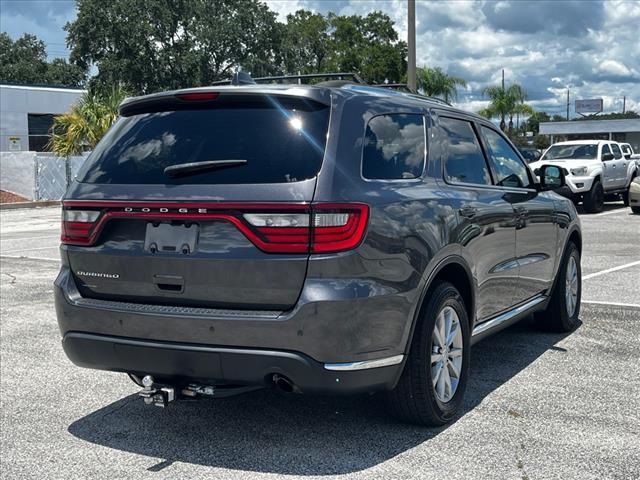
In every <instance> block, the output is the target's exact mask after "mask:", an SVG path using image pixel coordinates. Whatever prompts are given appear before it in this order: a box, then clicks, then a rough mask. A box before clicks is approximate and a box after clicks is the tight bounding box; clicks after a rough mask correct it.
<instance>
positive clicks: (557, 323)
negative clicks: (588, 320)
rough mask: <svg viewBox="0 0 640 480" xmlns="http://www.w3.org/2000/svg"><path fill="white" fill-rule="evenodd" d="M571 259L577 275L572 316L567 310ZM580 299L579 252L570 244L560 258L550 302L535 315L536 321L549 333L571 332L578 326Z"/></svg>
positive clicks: (580, 274)
mask: <svg viewBox="0 0 640 480" xmlns="http://www.w3.org/2000/svg"><path fill="white" fill-rule="evenodd" d="M571 258H573V259H574V261H575V265H576V269H577V271H576V273H577V298H576V304H575V309H574V310H573V314H572V315H569V313H568V311H567V310H568V309H567V295H566V293H567V270H568V269H567V266H568V264H569V261H570V259H571ZM581 298H582V269H581V267H580V251H579V250H578V247H577V246H576V245H575V244H574V243H573V242H570V243H569V244H568V245H567V249H566V251H565V253H564V256H563V257H562V263H561V264H560V270H559V271H558V277H557V279H556V285H555V287H554V290H553V293H552V294H551V300H550V301H549V305H548V306H547V308H546V310H544V311H543V312H538V313H536V315H535V317H536V320H537V321H538V322H539V323H540V324H541V326H542V327H543V328H544V329H545V330H547V331H551V332H572V331H573V330H575V329H576V328H577V327H578V325H580V318H579V317H580V300H581Z"/></svg>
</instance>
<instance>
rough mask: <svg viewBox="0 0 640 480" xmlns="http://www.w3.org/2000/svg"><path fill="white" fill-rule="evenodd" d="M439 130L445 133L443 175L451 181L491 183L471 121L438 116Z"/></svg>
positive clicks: (479, 183) (478, 183)
mask: <svg viewBox="0 0 640 480" xmlns="http://www.w3.org/2000/svg"><path fill="white" fill-rule="evenodd" d="M438 123H439V126H440V131H441V132H443V133H444V134H445V135H446V138H444V145H443V159H444V175H445V179H446V180H447V181H448V182H451V183H472V184H477V185H491V176H490V175H489V169H488V168H487V164H486V161H485V158H484V155H483V153H482V149H481V148H480V142H479V141H478V138H477V137H476V134H475V131H474V130H473V126H472V125H471V122H468V121H466V120H460V119H456V118H449V117H440V118H439V121H438Z"/></svg>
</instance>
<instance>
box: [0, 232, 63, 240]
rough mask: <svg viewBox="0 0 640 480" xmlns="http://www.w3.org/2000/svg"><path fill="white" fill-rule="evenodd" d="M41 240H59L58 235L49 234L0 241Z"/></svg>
mask: <svg viewBox="0 0 640 480" xmlns="http://www.w3.org/2000/svg"><path fill="white" fill-rule="evenodd" d="M42 238H50V239H52V240H53V239H56V240H58V238H60V234H58V233H51V234H50V235H38V236H35V237H17V238H3V239H2V241H3V242H24V241H25V240H40V239H42Z"/></svg>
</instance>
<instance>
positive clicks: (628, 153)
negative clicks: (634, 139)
mask: <svg viewBox="0 0 640 480" xmlns="http://www.w3.org/2000/svg"><path fill="white" fill-rule="evenodd" d="M620 149H621V150H622V154H623V155H624V157H625V158H626V159H628V160H635V162H636V168H637V169H638V170H640V153H635V152H634V150H633V147H632V146H631V144H630V143H621V144H620Z"/></svg>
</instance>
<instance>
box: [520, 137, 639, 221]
mask: <svg viewBox="0 0 640 480" xmlns="http://www.w3.org/2000/svg"><path fill="white" fill-rule="evenodd" d="M544 165H559V166H562V167H564V168H565V170H566V172H567V178H566V186H565V187H563V188H562V189H559V190H558V193H560V194H561V195H564V196H566V197H568V198H571V199H572V200H573V201H574V202H575V203H578V202H582V203H583V206H584V209H585V211H586V212H588V213H597V212H600V211H602V209H603V206H604V201H605V199H606V198H613V197H615V198H619V197H622V198H623V200H624V201H625V203H627V202H628V190H629V185H630V183H631V180H632V179H633V178H634V176H635V175H636V171H637V166H636V164H635V162H634V161H632V160H629V159H627V158H625V157H624V155H623V154H622V150H621V149H620V145H618V143H617V142H612V141H608V140H573V141H568V142H558V143H554V144H553V145H551V146H550V147H549V148H548V149H547V150H546V151H545V152H544V154H543V155H542V157H541V158H540V160H538V161H537V162H534V163H531V164H529V166H530V168H532V169H533V170H534V173H535V172H536V171H537V170H538V169H539V168H540V167H542V166H544Z"/></svg>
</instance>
